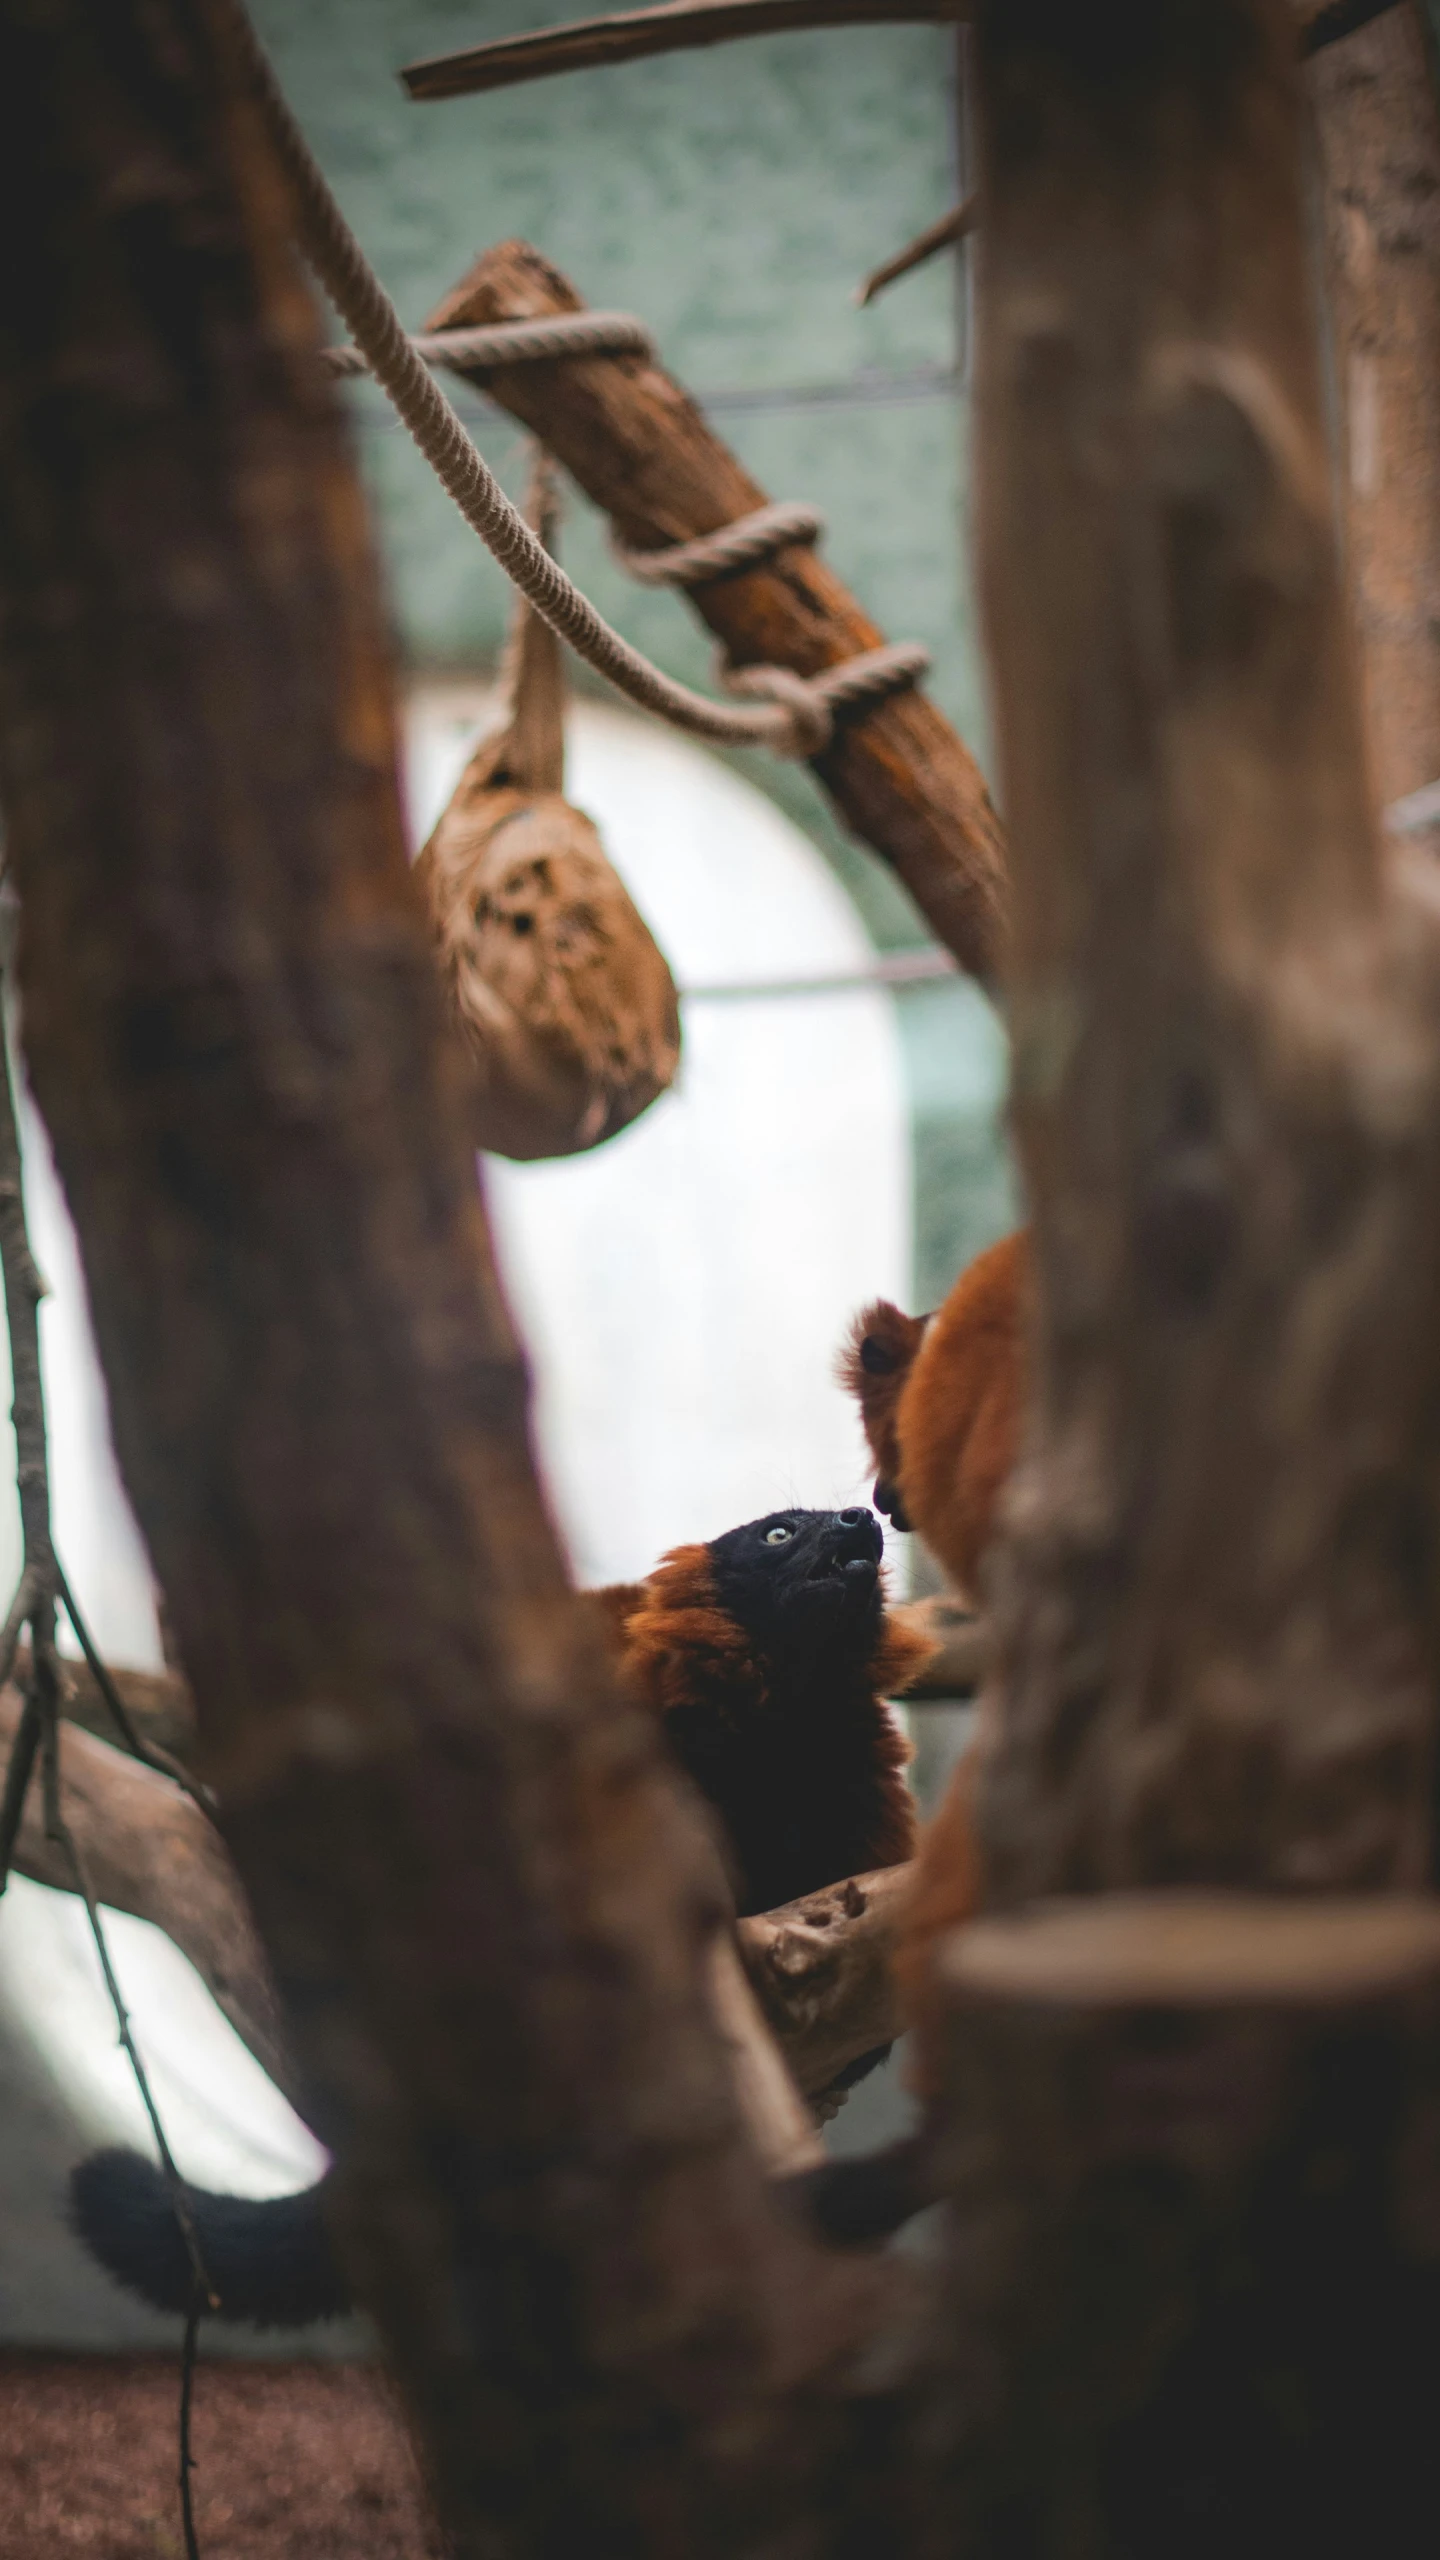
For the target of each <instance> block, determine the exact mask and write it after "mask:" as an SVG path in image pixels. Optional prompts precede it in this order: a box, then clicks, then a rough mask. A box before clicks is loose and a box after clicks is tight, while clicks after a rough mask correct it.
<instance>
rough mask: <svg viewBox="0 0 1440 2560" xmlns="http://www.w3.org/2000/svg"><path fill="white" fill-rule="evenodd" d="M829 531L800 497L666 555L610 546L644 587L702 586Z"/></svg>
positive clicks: (815, 509) (617, 544) (675, 545)
mask: <svg viewBox="0 0 1440 2560" xmlns="http://www.w3.org/2000/svg"><path fill="white" fill-rule="evenodd" d="M824 530H825V519H824V517H823V516H822V514H821V513H820V510H819V508H818V507H807V506H805V505H803V504H802V503H801V502H800V501H799V500H797V499H790V500H788V501H787V502H785V503H784V504H782V505H779V506H773V507H756V508H754V509H753V510H752V512H751V513H750V514H749V515H748V516H736V517H735V519H734V521H733V522H732V523H730V524H725V525H722V526H721V528H720V530H719V532H718V533H701V534H697V535H696V537H695V540H694V541H693V542H672V543H671V545H670V547H669V549H668V551H632V550H631V549H630V548H629V545H628V544H627V543H623V542H613V543H612V544H611V546H610V548H611V550H612V551H613V552H614V554H615V557H616V559H617V560H618V561H619V563H620V566H621V568H622V569H625V570H627V571H628V572H629V574H630V576H631V577H632V578H633V579H634V580H635V581H636V584H637V585H638V586H642V587H703V586H706V585H708V583H709V581H710V580H711V579H712V578H727V577H732V576H733V575H734V574H735V572H736V571H737V570H738V569H753V568H755V567H756V565H757V564H758V563H759V562H760V561H761V560H772V559H773V558H774V556H775V554H776V552H777V551H788V550H789V548H790V545H791V544H792V542H817V541H818V540H819V538H820V536H821V534H822V533H823V532H824Z"/></svg>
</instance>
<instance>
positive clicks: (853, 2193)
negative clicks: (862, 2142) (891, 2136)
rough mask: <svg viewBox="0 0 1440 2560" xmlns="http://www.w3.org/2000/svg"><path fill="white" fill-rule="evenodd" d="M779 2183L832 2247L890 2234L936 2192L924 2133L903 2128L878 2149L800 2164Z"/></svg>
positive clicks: (855, 2246)
mask: <svg viewBox="0 0 1440 2560" xmlns="http://www.w3.org/2000/svg"><path fill="white" fill-rule="evenodd" d="M779 2188H780V2193H781V2195H783V2196H784V2198H785V2200H786V2202H787V2203H788V2204H790V2205H791V2206H793V2207H794V2208H795V2209H796V2210H797V2211H798V2212H799V2213H801V2214H802V2215H803V2216H804V2218H805V2220H806V2221H807V2222H808V2223H809V2224H810V2226H811V2228H812V2230H813V2231H815V2232H816V2233H817V2234H818V2236H819V2237H820V2238H821V2239H822V2240H828V2241H829V2242H830V2243H831V2246H832V2247H834V2248H837V2249H864V2248H868V2247H869V2246H870V2245H871V2244H872V2243H873V2242H875V2241H877V2240H888V2239H890V2237H891V2236H892V2234H893V2233H895V2232H897V2231H898V2230H899V2229H900V2228H901V2226H902V2224H904V2223H907V2222H909V2221H910V2220H911V2219H912V2217H913V2216H914V2215H915V2214H917V2213H923V2212H924V2210H925V2208H926V2206H927V2205H932V2204H934V2203H935V2201H936V2199H937V2197H938V2195H939V2193H940V2189H939V2186H938V2184H937V2182H936V2177H935V2163H934V2159H933V2157H932V2153H931V2145H930V2143H929V2141H928V2139H927V2137H926V2135H925V2134H924V2133H910V2134H906V2135H905V2136H904V2137H903V2138H902V2140H900V2141H899V2142H891V2143H888V2144H887V2145H886V2147H885V2149H884V2150H883V2151H866V2152H856V2153H855V2154H853V2155H852V2156H851V2158H849V2159H848V2160H827V2161H826V2162H825V2163H824V2166H823V2167H822V2168H819V2169H802V2170H800V2171H799V2172H798V2174H797V2175H796V2176H794V2177H790V2178H782V2179H781V2180H780V2181H779Z"/></svg>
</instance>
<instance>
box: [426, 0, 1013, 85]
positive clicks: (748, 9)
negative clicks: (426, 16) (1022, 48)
mask: <svg viewBox="0 0 1440 2560" xmlns="http://www.w3.org/2000/svg"><path fill="white" fill-rule="evenodd" d="M970 13H971V6H970V0H667V5H665V6H663V7H661V8H658V9H625V10H621V11H619V12H617V14H616V15H614V16H613V17H606V18H578V19H572V20H571V21H570V23H569V24H568V25H565V26H558V27H538V28H537V29H536V30H535V32H534V34H533V35H524V36H502V37H500V38H498V39H497V40H496V41H495V42H493V43H490V44H474V45H467V46H466V47H465V48H464V50H463V51H462V52H460V53H441V54H435V55H433V56H432V57H431V58H430V59H429V60H428V61H425V62H411V63H407V64H406V66H405V69H404V70H403V71H402V72H401V74H400V77H401V79H402V80H403V81H404V83H405V86H406V88H407V89H408V90H409V92H410V95H411V97H412V98H421V99H425V98H463V97H469V96H473V95H474V94H475V93H476V92H477V91H479V90H482V89H508V88H510V87H512V86H513V85H514V83H515V82H516V81H520V80H547V79H550V78H552V77H553V76H554V74H555V73H556V72H559V71H594V70H600V69H603V68H604V67H605V66H606V65H608V64H610V63H616V62H638V61H640V60H641V59H642V58H643V57H644V56H646V55H648V54H656V53H682V52H688V51H690V50H692V49H693V48H694V47H696V46H699V45H711V44H731V43H734V42H735V41H736V39H737V38H739V37H741V36H777V35H785V34H787V33H788V32H789V31H790V30H791V29H792V28H796V27H868V26H875V25H884V26H893V25H902V24H904V23H906V22H907V21H908V22H910V23H912V24H913V23H920V24H927V25H929V24H938V25H945V26H948V25H953V24H955V23H956V22H958V21H960V20H963V19H966V18H968V17H969V16H970Z"/></svg>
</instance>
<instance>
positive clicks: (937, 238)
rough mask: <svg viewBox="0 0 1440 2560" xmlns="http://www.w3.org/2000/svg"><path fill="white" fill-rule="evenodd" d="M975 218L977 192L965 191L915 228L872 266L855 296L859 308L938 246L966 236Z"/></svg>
mask: <svg viewBox="0 0 1440 2560" xmlns="http://www.w3.org/2000/svg"><path fill="white" fill-rule="evenodd" d="M979 219H980V198H979V196H978V195H968V196H966V197H965V198H964V200H963V202H962V203H960V204H957V205H952V206H951V208H950V211H949V212H948V213H942V214H941V216H940V219H939V221H938V222H932V223H931V224H930V226H929V228H928V229H927V230H925V231H921V232H917V234H916V236H915V238H914V239H913V240H911V241H910V242H908V243H907V245H906V247H905V248H903V249H897V251H896V253H895V255H894V257H893V258H887V259H886V260H885V263H884V265H883V266H879V267H875V268H874V269H872V271H871V273H870V274H869V275H868V276H867V277H866V278H865V281H864V283H863V284H862V285H861V287H860V289H859V291H858V293H857V294H856V296H855V299H856V301H857V302H858V303H859V305H860V308H861V310H862V311H863V310H864V308H865V306H866V304H867V303H870V302H873V301H874V300H875V297H876V295H877V294H880V293H883V292H884V290H885V287H886V286H887V284H894V283H895V282H896V280H897V278H898V277H900V276H908V275H909V273H910V271H911V269H912V268H913V267H923V266H924V264H925V262H926V260H927V258H933V257H936V256H937V255H938V254H939V252H940V250H942V249H949V248H952V247H953V246H954V244H955V242H956V241H957V240H965V239H968V238H969V235H970V233H971V232H972V231H973V230H974V228H975V225H976V224H977V222H978V221H979Z"/></svg>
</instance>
